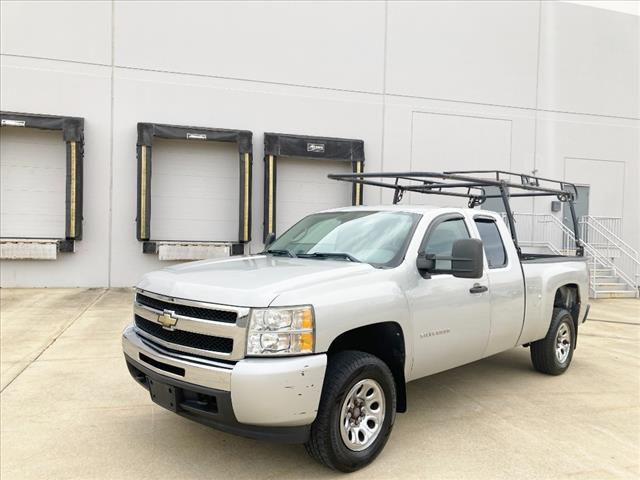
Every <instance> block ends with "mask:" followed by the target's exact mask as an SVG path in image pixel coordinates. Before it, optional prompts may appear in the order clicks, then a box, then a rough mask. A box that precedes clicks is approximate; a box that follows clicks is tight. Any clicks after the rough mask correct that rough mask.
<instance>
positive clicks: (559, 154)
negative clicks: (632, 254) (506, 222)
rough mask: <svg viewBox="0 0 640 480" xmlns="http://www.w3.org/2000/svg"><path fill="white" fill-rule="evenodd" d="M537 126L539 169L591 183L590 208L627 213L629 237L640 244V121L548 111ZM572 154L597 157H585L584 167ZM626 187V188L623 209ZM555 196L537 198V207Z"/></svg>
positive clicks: (545, 207)
mask: <svg viewBox="0 0 640 480" xmlns="http://www.w3.org/2000/svg"><path fill="white" fill-rule="evenodd" d="M537 130H538V140H537V146H536V150H537V155H536V157H537V158H536V165H537V168H538V173H539V175H541V176H543V177H551V178H564V179H565V180H567V181H569V182H572V181H573V182H578V183H587V184H591V185H592V188H591V192H590V209H591V211H594V212H598V215H600V216H618V215H620V213H622V217H623V234H624V239H625V240H626V241H627V242H629V243H631V245H632V246H633V247H634V248H636V249H640V234H639V226H640V215H638V212H639V211H640V201H639V200H640V197H639V195H638V185H640V169H639V166H640V165H639V164H638V159H639V158H640V122H638V121H634V120H616V119H607V118H598V117H585V116H582V115H570V114H554V113H545V114H541V118H540V119H539V120H538V128H537ZM568 159H585V160H593V161H595V163H594V162H591V163H590V164H589V163H585V164H583V169H582V170H581V169H580V168H579V167H578V166H577V165H576V164H574V163H573V162H574V160H568ZM566 162H569V169H566ZM601 162H611V163H605V164H604V165H609V167H610V168H608V169H607V168H606V167H604V168H602V164H601ZM621 164H623V165H624V177H623V179H624V180H623V183H619V182H620V180H619V178H620V176H619V172H618V171H617V169H619V168H622V167H621ZM608 170H610V171H608ZM614 170H615V172H614ZM609 173H611V174H612V175H609ZM621 192H624V196H623V198H622V212H620V200H619V195H620V193H621ZM605 199H606V200H605ZM550 201H551V200H538V201H537V202H536V209H537V211H539V212H540V213H548V212H549V202H550ZM595 202H598V204H597V205H596V203H595Z"/></svg>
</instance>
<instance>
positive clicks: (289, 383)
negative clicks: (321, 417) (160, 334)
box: [122, 326, 327, 427]
mask: <svg viewBox="0 0 640 480" xmlns="http://www.w3.org/2000/svg"><path fill="white" fill-rule="evenodd" d="M122 347H123V350H124V353H125V355H126V356H128V357H129V358H130V359H132V360H134V361H135V362H138V363H140V364H141V365H143V366H144V367H145V368H147V369H149V370H151V371H152V372H154V373H157V374H158V375H161V376H163V377H166V379H167V381H169V380H170V379H174V380H178V381H180V382H185V383H189V384H193V385H196V386H201V387H207V388H211V389H216V390H222V391H225V392H231V402H232V406H233V413H234V415H235V418H236V419H237V421H238V422H239V423H242V424H248V425H258V426H265V427H267V426H278V427H280V426H282V427H289V426H300V425H308V424H310V423H312V422H313V421H314V420H315V418H316V414H317V411H318V405H319V404H320V395H321V393H322V384H323V382H324V374H325V370H326V366H327V356H326V355H325V354H317V355H304V356H299V357H283V358H247V359H244V360H240V361H238V362H236V363H235V364H225V363H222V362H216V361H215V360H213V359H212V360H205V359H200V358H197V359H195V358H193V357H187V356H184V355H177V354H174V353H169V352H166V351H165V352H163V349H162V348H161V347H156V346H155V345H154V346H151V345H150V344H149V343H147V342H146V341H145V340H144V339H143V338H142V337H140V336H139V335H138V334H137V333H136V331H135V329H134V327H133V326H130V327H127V328H126V329H125V330H124V332H123V333H122Z"/></svg>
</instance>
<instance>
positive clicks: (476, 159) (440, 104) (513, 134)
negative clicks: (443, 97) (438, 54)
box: [382, 97, 535, 212]
mask: <svg viewBox="0 0 640 480" xmlns="http://www.w3.org/2000/svg"><path fill="white" fill-rule="evenodd" d="M391 102H392V103H388V104H387V106H386V109H385V133H386V135H385V143H384V169H385V170H387V171H395V170H410V169H411V170H426V171H438V170H440V171H443V170H462V169H476V170H477V169H482V170H487V169H507V170H512V171H515V172H531V171H532V170H533V168H534V165H533V149H534V144H535V142H534V127H535V119H534V113H533V112H529V111H526V110H521V109H515V108H505V107H494V106H486V105H472V104H467V103H461V102H446V101H438V100H424V99H415V98H402V97H392V98H391ZM415 197H418V196H415V195H414V196H413V197H411V196H409V197H407V200H405V201H407V202H408V201H414V200H415V201H416V202H421V203H424V201H425V200H424V199H422V200H421V199H420V198H417V199H416V198H415ZM382 198H383V200H384V202H390V201H391V194H390V193H389V192H384V193H383V194H382ZM427 201H428V202H430V203H431V202H440V203H442V202H444V203H449V204H451V203H452V200H451V199H448V200H446V199H437V198H436V197H431V198H427ZM454 203H455V201H454ZM512 205H513V207H514V209H515V210H516V211H519V212H529V211H531V210H532V202H531V200H530V199H514V201H513V202H512Z"/></svg>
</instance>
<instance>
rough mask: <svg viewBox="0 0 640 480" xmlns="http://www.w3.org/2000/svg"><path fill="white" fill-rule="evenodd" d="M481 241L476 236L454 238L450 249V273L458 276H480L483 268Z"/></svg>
mask: <svg viewBox="0 0 640 480" xmlns="http://www.w3.org/2000/svg"><path fill="white" fill-rule="evenodd" d="M483 262H484V256H483V252H482V241H481V240H478V239H476V238H467V239H464V240H456V241H455V242H454V243H453V249H452V250H451V273H452V274H453V276H454V277H459V278H480V277H482V272H483V269H484V264H483Z"/></svg>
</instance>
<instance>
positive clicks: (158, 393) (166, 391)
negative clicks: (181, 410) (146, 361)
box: [149, 378, 178, 412]
mask: <svg viewBox="0 0 640 480" xmlns="http://www.w3.org/2000/svg"><path fill="white" fill-rule="evenodd" d="M149 393H150V394H151V400H153V401H154V402H155V403H157V404H158V405H160V406H161V407H163V408H166V409H167V410H171V411H172V412H177V411H178V393H177V392H176V387H174V386H173V385H167V384H166V383H162V382H158V381H157V380H152V379H151V378H150V379H149Z"/></svg>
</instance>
